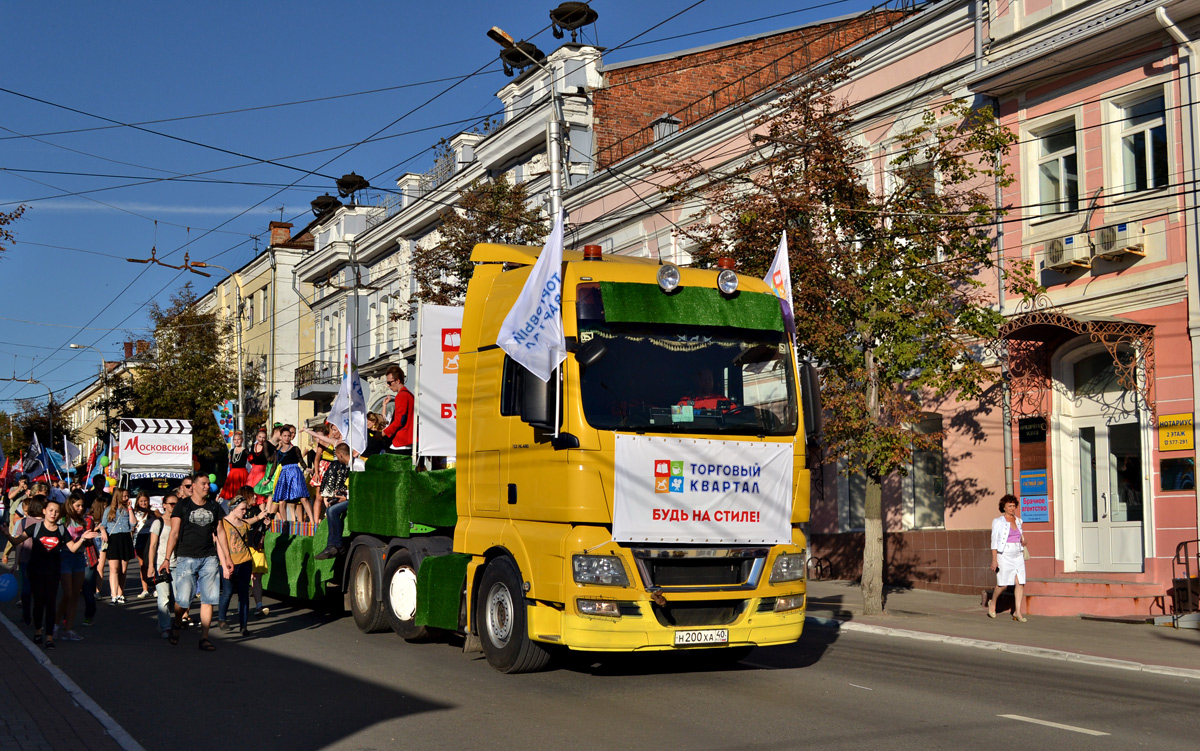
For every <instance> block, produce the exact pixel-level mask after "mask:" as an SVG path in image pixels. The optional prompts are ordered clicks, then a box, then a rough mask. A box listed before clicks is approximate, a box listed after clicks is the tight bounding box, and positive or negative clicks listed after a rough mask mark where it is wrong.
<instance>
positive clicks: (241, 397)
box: [186, 261, 246, 435]
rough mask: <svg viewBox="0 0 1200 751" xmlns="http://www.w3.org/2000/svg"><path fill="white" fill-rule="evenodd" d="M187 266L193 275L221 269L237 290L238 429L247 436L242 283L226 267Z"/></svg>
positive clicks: (197, 262) (192, 263)
mask: <svg viewBox="0 0 1200 751" xmlns="http://www.w3.org/2000/svg"><path fill="white" fill-rule="evenodd" d="M186 266H187V269H188V271H192V272H193V273H196V274H203V275H204V276H208V274H204V272H202V271H194V270H193V267H196V268H202V269H207V268H214V269H220V270H221V271H224V272H225V273H226V274H229V278H230V279H231V280H232V281H233V286H234V287H235V288H236V289H237V306H236V308H235V310H237V315H236V316H235V317H236V318H237V369H238V398H237V403H238V406H237V429H238V431H239V432H240V433H241V434H242V435H245V434H246V394H245V390H244V388H243V386H242V355H243V353H242V283H241V282H239V281H238V278H237V274H235V273H233V272H232V271H230V270H229V269H227V268H225V267H224V266H220V265H218V264H215V263H205V262H204V261H192V262H190V263H187V264H186Z"/></svg>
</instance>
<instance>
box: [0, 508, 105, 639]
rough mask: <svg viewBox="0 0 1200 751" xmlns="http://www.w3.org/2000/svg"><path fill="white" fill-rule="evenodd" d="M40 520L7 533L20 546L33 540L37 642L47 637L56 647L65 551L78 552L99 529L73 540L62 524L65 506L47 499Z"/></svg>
mask: <svg viewBox="0 0 1200 751" xmlns="http://www.w3.org/2000/svg"><path fill="white" fill-rule="evenodd" d="M43 513H44V516H43V518H42V520H41V521H40V522H37V523H36V524H33V525H32V526H29V527H27V528H26V529H25V531H24V532H22V533H21V534H19V535H17V536H16V537H13V536H11V535H10V534H8V532H7V531H5V532H4V536H5V538H7V539H8V541H9V542H11V543H12V544H13V546H14V547H15V546H17V545H20V544H21V543H23V542H25V541H26V540H30V541H32V542H33V545H32V547H31V548H30V552H29V568H28V574H29V583H30V586H31V587H32V589H33V628H34V631H33V643H34V644H41V643H42V640H43V638H44V639H45V645H46V649H54V620H55V615H56V613H57V610H56V607H57V605H58V583H59V578H60V577H61V575H62V554H63V551H64V550H66V551H70V552H72V553H74V552H77V551H78V550H79V549H80V548H82V547H83V546H84V545H86V544H87V543H88V541H90V540H92V539H93V538H94V537H95V536H96V531H95V530H91V529H90V530H87V531H86V532H83V533H82V534H81V535H80V536H79V539H77V540H72V539H71V535H70V534H69V533H68V532H67V529H66V527H65V526H62V525H60V524H59V523H58V520H59V518H60V517H61V515H62V507H61V506H60V504H59V503H58V501H53V500H48V501H46V510H45V512H43Z"/></svg>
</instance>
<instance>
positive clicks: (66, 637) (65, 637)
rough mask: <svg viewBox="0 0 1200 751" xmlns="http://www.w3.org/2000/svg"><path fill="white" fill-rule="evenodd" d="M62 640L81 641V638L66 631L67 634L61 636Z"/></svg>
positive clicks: (72, 632)
mask: <svg viewBox="0 0 1200 751" xmlns="http://www.w3.org/2000/svg"><path fill="white" fill-rule="evenodd" d="M62 638H64V639H66V640H67V641H83V637H82V636H80V635H79V634H77V633H75V632H74V631H68V632H67V633H65V634H63V637H62Z"/></svg>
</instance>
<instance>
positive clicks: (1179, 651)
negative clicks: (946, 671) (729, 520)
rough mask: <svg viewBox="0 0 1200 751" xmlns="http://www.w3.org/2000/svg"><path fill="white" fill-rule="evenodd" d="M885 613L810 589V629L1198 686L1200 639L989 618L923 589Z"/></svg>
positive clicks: (842, 586) (899, 593)
mask: <svg viewBox="0 0 1200 751" xmlns="http://www.w3.org/2000/svg"><path fill="white" fill-rule="evenodd" d="M884 608H885V610H886V613H885V614H884V615H878V616H864V615H863V614H862V611H863V607H862V593H861V591H860V590H859V587H858V585H857V584H856V583H854V582H848V581H812V580H810V581H809V582H808V613H807V615H808V624H809V626H810V627H811V626H818V627H821V626H826V627H836V628H841V629H843V630H846V631H864V632H870V633H879V634H885V635H891V636H904V637H909V638H918V639H934V640H936V641H944V642H950V643H957V644H961V645H963V646H971V647H979V648H985V649H1002V650H1005V651H1009V652H1017V653H1022V654H1029V655H1034V656H1038V657H1048V658H1052V659H1059V660H1073V661H1078V662H1087V663H1091V664H1097V665H1107V666H1110V667H1120V668H1125V669H1130V670H1145V671H1149V672H1161V673H1167V674H1171V675H1180V676H1186V677H1191V678H1198V679H1200V631H1197V630H1195V629H1181V630H1178V631H1176V630H1175V629H1173V628H1170V627H1163V626H1152V625H1148V624H1130V623H1115V622H1108V621H1097V620H1085V619H1083V618H1071V617H1062V616H1059V617H1052V616H1041V617H1039V616H1027V617H1028V618H1029V622H1028V623H1018V622H1016V621H1014V620H1013V619H1012V614H1011V613H1009V612H1004V611H1001V612H999V613H997V615H996V618H995V620H992V619H989V618H988V617H987V614H986V613H987V611H986V610H985V609H984V608H983V606H982V605H980V602H979V598H978V597H972V596H969V595H952V594H945V593H943V592H933V591H928V590H923V589H895V590H889V591H888V592H887V598H886V601H885V603H884Z"/></svg>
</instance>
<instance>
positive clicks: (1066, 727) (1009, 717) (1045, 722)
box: [996, 714, 1109, 735]
mask: <svg viewBox="0 0 1200 751" xmlns="http://www.w3.org/2000/svg"><path fill="white" fill-rule="evenodd" d="M996 716H997V717H1003V718H1004V719H1006V720H1018V721H1019V722H1032V723H1033V724H1034V725H1045V726H1046V727H1048V728H1058V729H1059V730H1070V731H1071V732H1072V733H1083V734H1084V735H1109V734H1108V733H1102V732H1100V731H1099V730H1088V729H1087V728H1081V727H1076V726H1075V725H1063V724H1062V723H1061V722H1050V721H1049V720H1037V719H1034V718H1033V717H1022V716H1021V715H1019V714H1002V715H996Z"/></svg>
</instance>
